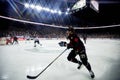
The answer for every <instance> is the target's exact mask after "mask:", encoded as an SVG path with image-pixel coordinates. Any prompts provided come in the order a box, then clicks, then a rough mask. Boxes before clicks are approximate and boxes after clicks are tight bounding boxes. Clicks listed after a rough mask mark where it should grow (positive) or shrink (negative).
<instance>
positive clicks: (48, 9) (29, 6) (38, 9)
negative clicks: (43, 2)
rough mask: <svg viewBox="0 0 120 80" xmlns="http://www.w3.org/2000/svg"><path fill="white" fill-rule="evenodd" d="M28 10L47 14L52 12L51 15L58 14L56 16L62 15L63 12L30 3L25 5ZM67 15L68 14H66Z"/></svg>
mask: <svg viewBox="0 0 120 80" xmlns="http://www.w3.org/2000/svg"><path fill="white" fill-rule="evenodd" d="M24 6H25V7H26V8H30V9H36V10H37V11H41V10H43V11H46V12H50V13H56V14H59V15H61V14H62V13H63V12H61V11H60V10H56V9H55V10H53V9H50V8H47V7H42V6H40V5H34V4H28V3H25V5H24ZM69 10H70V8H68V9H67V11H69ZM66 14H67V13H66Z"/></svg>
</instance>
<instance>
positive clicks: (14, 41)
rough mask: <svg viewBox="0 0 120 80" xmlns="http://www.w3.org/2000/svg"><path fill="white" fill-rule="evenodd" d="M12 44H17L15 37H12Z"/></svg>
mask: <svg viewBox="0 0 120 80" xmlns="http://www.w3.org/2000/svg"><path fill="white" fill-rule="evenodd" d="M12 44H18V38H17V37H16V36H14V37H13V43H12Z"/></svg>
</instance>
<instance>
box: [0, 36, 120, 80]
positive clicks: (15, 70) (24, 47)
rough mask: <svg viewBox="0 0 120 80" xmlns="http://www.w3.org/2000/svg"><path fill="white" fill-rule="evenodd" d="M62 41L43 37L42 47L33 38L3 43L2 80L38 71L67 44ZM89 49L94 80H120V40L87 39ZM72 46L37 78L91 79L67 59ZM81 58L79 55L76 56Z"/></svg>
mask: <svg viewBox="0 0 120 80" xmlns="http://www.w3.org/2000/svg"><path fill="white" fill-rule="evenodd" d="M60 41H63V40H61V39H60V40H57V39H54V40H42V39H41V40H40V42H41V43H42V46H40V45H37V47H34V43H33V41H30V42H19V44H17V45H5V46H0V80H29V79H27V78H26V75H37V74H39V73H40V72H41V71H42V70H43V69H44V68H45V67H46V66H47V65H48V64H49V63H50V62H51V61H53V60H54V59H55V58H56V57H57V56H58V55H59V54H60V53H61V52H62V51H64V50H65V47H59V45H58V42H60ZM85 46H86V51H87V55H88V60H89V62H90V64H91V66H92V69H93V71H94V73H95V76H96V77H95V80H120V77H119V74H120V69H119V67H120V40H119V39H90V38H89V39H88V40H87V44H85ZM69 52H70V49H69V50H67V51H66V52H65V53H64V54H63V55H61V56H60V57H59V58H58V59H57V60H56V61H55V62H54V63H53V64H52V65H51V66H50V67H49V68H48V69H47V70H45V71H44V72H43V73H42V74H41V75H40V76H39V77H38V78H37V79H35V80H91V78H90V75H89V72H88V71H87V69H86V68H85V67H84V66H83V67H82V68H81V69H80V70H78V69H77V66H78V65H77V64H75V63H72V62H69V61H67V55H68V54H69ZM77 58H78V57H77Z"/></svg>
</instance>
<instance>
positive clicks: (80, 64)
mask: <svg viewBox="0 0 120 80" xmlns="http://www.w3.org/2000/svg"><path fill="white" fill-rule="evenodd" d="M78 64H79V65H78V67H77V69H80V68H81V66H82V63H81V62H80V61H79V62H78Z"/></svg>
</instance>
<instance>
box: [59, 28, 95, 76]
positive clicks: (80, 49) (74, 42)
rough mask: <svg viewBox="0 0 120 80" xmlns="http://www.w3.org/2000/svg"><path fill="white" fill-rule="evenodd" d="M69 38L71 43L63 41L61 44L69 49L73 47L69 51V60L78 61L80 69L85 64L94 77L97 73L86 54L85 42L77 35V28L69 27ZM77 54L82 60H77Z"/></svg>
mask: <svg viewBox="0 0 120 80" xmlns="http://www.w3.org/2000/svg"><path fill="white" fill-rule="evenodd" d="M67 39H69V40H70V42H69V43H67V42H64V41H61V42H60V43H59V45H60V46H61V47H65V46H66V47H67V49H69V48H71V49H72V50H71V52H70V53H69V55H68V57H67V59H68V61H71V62H73V63H77V64H78V65H79V66H78V67H77V68H78V69H80V68H81V65H84V66H85V67H86V68H87V70H88V71H89V73H90V76H91V78H94V77H95V75H94V73H93V71H92V69H91V65H90V63H89V62H88V58H87V55H86V49H85V46H84V44H83V42H82V41H81V40H80V38H79V37H78V36H77V35H76V33H75V30H74V29H73V28H72V27H69V28H68V30H67ZM77 55H79V57H80V59H81V61H79V60H77V58H75V57H76V56H77Z"/></svg>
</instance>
